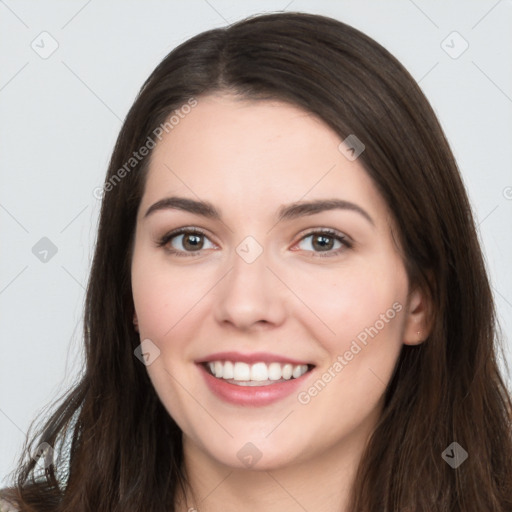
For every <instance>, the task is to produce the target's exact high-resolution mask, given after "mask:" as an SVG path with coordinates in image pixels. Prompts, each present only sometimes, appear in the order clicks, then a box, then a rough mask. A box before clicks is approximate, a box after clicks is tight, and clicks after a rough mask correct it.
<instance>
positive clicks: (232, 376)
mask: <svg viewBox="0 0 512 512" xmlns="http://www.w3.org/2000/svg"><path fill="white" fill-rule="evenodd" d="M204 364H205V368H206V370H207V371H208V372H209V373H210V374H211V375H212V376H214V377H215V378H217V379H223V380H225V381H227V382H229V383H230V384H234V385H236V386H268V385H272V384H277V383H279V382H285V381H288V380H292V379H298V378H299V377H301V376H302V375H304V374H305V373H307V372H308V370H310V369H311V367H310V366H311V365H307V364H297V365H292V364H290V363H278V362H272V363H264V362H257V363H254V364H248V363H244V362H242V361H209V362H208V363H204Z"/></svg>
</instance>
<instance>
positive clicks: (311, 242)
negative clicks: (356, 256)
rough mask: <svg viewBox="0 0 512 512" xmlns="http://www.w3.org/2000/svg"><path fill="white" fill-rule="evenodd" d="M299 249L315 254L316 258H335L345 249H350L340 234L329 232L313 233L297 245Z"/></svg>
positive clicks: (349, 244) (347, 241) (348, 243)
mask: <svg viewBox="0 0 512 512" xmlns="http://www.w3.org/2000/svg"><path fill="white" fill-rule="evenodd" d="M297 245H298V247H299V249H301V250H303V251H307V252H311V253H313V255H314V254H315V253H325V254H317V255H318V256H324V255H325V256H336V255H337V254H339V253H340V252H342V251H343V250H345V249H348V248H350V247H352V245H351V243H350V242H349V240H348V239H347V238H346V237H345V236H343V235H342V234H341V233H338V232H336V231H331V230H321V231H313V232H311V233H309V234H307V235H306V236H304V237H302V239H301V240H300V241H299V243H298V244H297Z"/></svg>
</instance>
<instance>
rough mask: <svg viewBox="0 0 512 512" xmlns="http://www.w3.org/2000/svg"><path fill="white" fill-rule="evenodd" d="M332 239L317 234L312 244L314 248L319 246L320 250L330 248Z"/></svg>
mask: <svg viewBox="0 0 512 512" xmlns="http://www.w3.org/2000/svg"><path fill="white" fill-rule="evenodd" d="M333 243H334V240H333V239H332V238H331V237H329V236H323V235H319V236H317V237H315V238H314V239H313V246H314V247H315V249H317V248H319V249H320V250H322V251H325V250H328V249H332V247H333Z"/></svg>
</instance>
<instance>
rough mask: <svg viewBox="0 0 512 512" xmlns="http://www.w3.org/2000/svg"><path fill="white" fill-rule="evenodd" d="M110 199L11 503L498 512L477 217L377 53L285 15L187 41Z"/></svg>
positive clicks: (504, 410)
mask: <svg viewBox="0 0 512 512" xmlns="http://www.w3.org/2000/svg"><path fill="white" fill-rule="evenodd" d="M102 195H103V203H102V210H101V218H100V226H99V233H98V240H97V245H96V252H95V257H94V262H93V267H92V271H91V276H90V281H89V286H88V290H87V300H86V311H85V346H86V369H85V372H84V375H83V376H82V378H81V380H80V383H79V384H78V385H77V386H76V387H75V388H74V389H72V390H71V391H70V392H69V394H68V395H67V396H66V397H65V398H64V400H63V401H62V403H61V405H60V407H59V408H58V409H57V410H56V412H55V413H54V415H53V416H52V417H51V418H50V420H49V421H48V422H47V423H46V425H45V427H44V429H42V432H41V434H40V435H39V436H38V438H37V439H34V440H33V441H32V445H31V446H30V447H29V448H28V449H27V460H26V462H25V463H24V464H22V465H21V466H20V469H19V474H18V479H17V482H16V485H15V486H14V487H13V488H12V489H10V490H9V491H8V492H6V493H5V495H6V497H7V498H9V499H10V502H11V503H14V504H17V508H18V509H19V510H23V511H25V510H26V511H43V510H52V511H53V510H55V511H64V510H66V511H68V510H72V511H76V512H80V511H86V510H95V511H109V512H111V511H123V512H130V511H140V510H151V511H158V510H162V511H169V510H175V511H186V510H199V511H202V512H204V511H216V510H240V509H250V510H253V511H259V510H265V511H273V510H277V509H279V510H280V511H287V510H322V511H340V510H343V511H383V510H384V511H389V512H391V511H393V512H394V511H399V510H400V511H406V510H408V511H424V510H425V511H426V510H429V511H431V510H440V511H445V510H446V511H448V510H450V511H466V512H467V511H482V510H493V511H510V510H512V439H511V411H512V407H511V401H510V396H509V394H508V391H507V389H506V387H505V385H504V382H503V378H502V376H501V375H500V372H499V369H498V365H497V356H496V353H497V350H498V348H499V347H498V345H497V340H496V335H495V319H494V306H493V301H492V295H491V292H490V286H489V281H488V278H487V275H486V271H485V267H484V263H483V259H482V255H481V251H480V248H479V244H478V241H477V236H476V233H475V227H474V221H473V218H472V216H471V210H470V205H469V203H468V199H467V195H466V192H465V190H464V188H463V185H462V182H461V179H460V176H459V173H458V170H457V166H456V163H455V161H454V158H453V155H452V153H451V151H450V149H449V146H448V144H447V141H446V139H445V137H444V135H443V132H442V130H441V128H440V126H439V123H438V122H437V120H436V117H435V115H434V113H433V111H432V109H431V107H430V106H429V104H428V102H427V100H426V99H425V97H424V96H423V94H422V93H421V91H420V89H419V87H418V86H417V85H416V83H415V82H414V80H413V79H412V77H411V76H410V75H409V74H408V73H407V71H406V70H405V69H404V68H403V67H402V66H401V65H400V64H399V63H398V62H397V60H396V59H395V58H394V57H392V56H391V55H390V54H389V53H388V52H387V51H386V50H385V49H384V48H382V47H381V46H380V45H379V44H377V43H376V42H375V41H373V40H371V39H370V38H368V37H367V36H365V35H364V34H362V33H360V32H359V31H357V30H355V29H353V28H351V27H349V26H347V25H345V24H343V23H340V22H338V21H335V20H333V19H330V18H326V17H322V16H316V15H310V14H300V13H281V14H271V15H263V16H256V17H253V18H250V19H247V20H244V21H241V22H239V23H236V24H234V25H232V26H230V27H228V28H226V29H216V30H210V31H208V32H205V33H203V34H200V35H198V36H196V37H194V38H192V39H190V40H189V41H187V42H185V43H184V44H182V45H181V46H179V47H178V48H176V49H175V50H173V51H172V52H171V53H170V54H169V55H168V56H167V57H166V58H165V59H164V60H163V61H162V63H161V64H160V65H159V66H158V67H157V68H156V69H155V71H154V72H153V73H152V75H151V76H150V77H149V79H148V80H147V81H146V83H145V84H144V86H143V87H142V89H141V92H140V94H139V96H138V98H137V100H136V101H135V103H134V105H133V107H132V108H131V110H130V112H129V114H128V116H127V118H126V120H125V122H124V125H123V128H122V130H121V133H120V135H119V138H118V141H117V144H116V147H115V149H114V153H113V156H112V159H111V163H110V166H109V170H108V174H107V177H106V181H105V185H104V187H103V190H102ZM34 453H37V454H38V455H39V457H37V456H36V457H34V458H31V455H32V454H34ZM59 454H60V455H61V456H58V455H59Z"/></svg>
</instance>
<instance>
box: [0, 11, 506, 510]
mask: <svg viewBox="0 0 512 512" xmlns="http://www.w3.org/2000/svg"><path fill="white" fill-rule="evenodd" d="M217 91H226V92H230V93H234V94H237V95H240V96H241V97H245V98H252V99H278V100H281V101H286V102H289V103H291V104H293V105H296V106H299V107H301V108H303V109H305V110H306V111H309V112H311V113H313V114H315V115H317V116H318V117H319V118H320V119H322V120H323V121H324V122H325V123H326V124H327V125H329V126H330V127H331V128H332V129H333V130H335V132H336V133H337V134H339V136H340V137H341V139H345V138H346V137H347V136H348V135H350V134H356V136H357V137H358V138H359V139H360V140H361V141H362V142H363V143H364V144H365V146H366V149H365V151H364V152H363V153H362V154H361V156H360V157H359V161H360V162H361V163H362V165H363V166H364V167H365V169H366V171H367V172H368V174H369V176H370V177H371V178H372V179H373V182H374V184H375V185H376V187H377V188H378V189H379V191H380V193H381V194H382V196H383V197H384V199H385V201H386V202H387V204H388V206H389V209H390V211H391V212H392V215H393V218H394V221H395V223H396V225H397V226H398V228H399V232H398V233H397V236H398V237H399V239H400V244H399V245H400V247H401V248H402V250H403V258H404V264H405V265H406V269H407V272H408V276H409V279H410V282H411V283H412V284H416V285H419V286H421V287H423V289H424V290H425V291H426V293H427V294H428V295H429V297H430V298H431V301H432V322H433V323H432V325H433V327H432V331H431V334H430V336H429V337H428V339H427V340H426V341H425V342H424V343H422V344H421V345H418V346H405V345H404V346H403V349H402V352H401V354H400V357H399V360H398V361H397V364H396V368H395V372H394V375H393V377H392V379H391V381H390V383H389V385H388V387H387V389H386V395H385V406H384V410H383V414H382V417H381V418H380V421H379V422H378V425H377V426H376V429H375V431H374V433H373V435H372V436H371V438H370V440H369V443H368V445H367V447H366V451H365V453H364V456H363V458H362V460H361V463H360V465H359V468H358V473H357V478H356V482H355V485H354V487H353V490H352V503H351V505H350V510H351V511H354V512H357V511H365V512H367V511H387V512H395V511H399V510H400V511H402V510H403V511H405V510H409V511H411V512H416V511H432V510H439V511H460V512H462V511H464V512H470V511H474V512H477V511H478V512H481V511H483V510H485V511H490V510H492V511H495V512H505V511H507V512H508V511H510V510H512V434H511V432H512V425H511V424H512V404H511V398H510V395H509V392H508V391H507V389H506V386H505V384H504V380H503V378H502V376H501V375H500V370H499V366H498V363H497V354H498V350H499V349H500V348H501V345H500V344H499V338H498V336H497V333H496V331H497V329H496V321H495V311H494V304H493V298H492V294H491V290H490V285H489V280H488V277H487V274H486V269H485V266H484V261H483V258H482V254H481V249H480V246H479V242H478V238H477V234H476V231H475V225H474V220H473V218H472V214H471V208H470V205H469V202H468V198H467V195H466V192H465V189H464V187H463V184H462V181H461V178H460V175H459V171H458V169H457V165H456V162H455V160H454V157H453V155H452V152H451V150H450V148H449V146H448V143H447V141H446V138H445V136H444V134H443V131H442V129H441V127H440V125H439V123H438V121H437V119H436V116H435V115H434V112H433V110H432V108H431V107H430V105H429V103H428V101H427V100H426V98H425V96H424V95H423V93H422V92H421V90H420V89H419V87H418V86H417V84H416V83H415V81H414V79H413V78H412V77H411V76H410V74H409V73H408V72H407V71H406V70H405V69H404V68H403V67H402V65H401V64H400V63H399V62H398V61H397V60H396V59H395V58H394V57H393V56H392V55H390V53H389V52H387V51H386V50H385V49H384V48H383V47H382V46H380V45H379V44H378V43H376V42H375V41H373V40H372V39H371V38H369V37H367V36H366V35H364V34H362V33H361V32H359V31H358V30H356V29H354V28H352V27H350V26H348V25H345V24H343V23H341V22H339V21H336V20H334V19H330V18H327V17H323V16H318V15H312V14H304V13H276V14H267V15H261V16H255V17H251V18H248V19H246V20H243V21H240V22H238V23H235V24H233V25H231V26H229V27H227V28H221V29H215V30H209V31H207V32H204V33H202V34H199V35H197V36H195V37H193V38H192V39H190V40H188V41H187V42H185V43H183V44H182V45H180V46H178V47H177V48H176V49H174V50H173V51H172V52H171V53H170V54H169V55H168V56H167V57H166V58H165V59H164V60H163V61H162V62H161V63H160V64H159V65H158V67H157V68H156V69H155V70H154V72H153V73H152V74H151V76H150V77H149V78H148V80H147V81H146V82H145V83H144V85H143V87H142V88H141V91H140V93H139V95H138V97H137V99H136V101H135V103H134V105H133V106H132V108H131V109H130V111H129V113H128V115H127V117H126V120H125V122H124V124H123V127H122V129H121V132H120V135H119V138H118V140H117V143H116V145H115V149H114V152H113V155H112V159H111V161H110V165H109V169H108V173H107V177H106V181H105V193H104V197H103V202H102V208H101V216H100V223H99V231H98V237H97V243H96V250H95V255H94V261H93V265H92V269H91V273H90V279H89V283H88V288H87V295H86V306H85V318H84V342H85V356H86V357H85V359H86V366H85V370H84V372H83V375H81V376H80V378H79V381H78V383H77V384H76V385H75V386H74V387H73V389H71V390H70V391H69V393H68V394H67V395H66V396H65V397H63V399H62V400H61V401H60V405H59V406H58V408H57V409H56V411H55V412H54V413H53V415H52V416H51V417H50V419H49V420H47V421H46V423H45V424H44V426H43V428H42V429H41V430H40V432H39V433H38V435H37V436H33V437H32V441H31V443H28V442H27V443H26V450H25V458H24V459H23V460H25V462H20V467H19V469H18V473H17V479H16V483H15V485H14V486H13V488H12V489H11V491H10V493H8V495H9V496H11V497H12V498H13V500H16V501H17V502H18V503H19V506H20V509H21V510H24V511H37V512H44V511H50V510H51V511H73V512H85V511H90V510H95V511H98V512H100V511H108V512H121V511H122V512H136V511H137V512H138V511H143V510H144V511H145V510H151V511H152V512H157V511H162V512H164V511H165V512H168V511H169V510H174V500H175V496H176V493H177V491H178V490H179V487H178V486H183V485H185V477H184V474H183V472H182V459H183V453H182V445H181V431H180V429H179V428H178V426H177V425H176V423H175V422H174V420H173V419H172V418H171V417H170V416H169V414H168V413H167V412H166V410H165V409H164V407H163V406H162V404H161V403H160V401H159V399H158V397H157V395H156V393H155V390H154V388H153V386H152V384H151V382H150V380H149V378H148V375H147V372H146V369H145V366H144V365H143V364H141V363H140V361H139V360H138V359H137V358H136V357H135V356H134V349H135V348H136V347H137V346H138V345H139V343H140V339H139V337H138V335H137V333H136V332H134V329H133V325H132V318H133V300H132V291H131V283H130V265H131V251H132V248H133V239H134V227H135V219H136V214H137V209H138V206H139V203H140V200H141V197H142V194H143V190H144V180H145V176H146V174H147V168H148V159H149V156H150V155H151V152H150V153H149V155H148V156H146V157H144V158H143V159H141V161H140V162H139V163H138V164H137V166H135V167H134V168H133V169H131V168H130V169H129V170H128V171H127V172H125V173H121V174H122V179H117V180H114V177H115V176H117V177H118V178H119V176H120V173H119V170H120V169H121V168H123V166H125V165H126V162H127V161H128V160H129V159H130V157H131V156H132V154H133V152H134V151H137V150H138V149H139V148H140V147H142V146H144V145H145V144H146V143H147V141H148V137H149V138H151V137H153V138H154V137H155V129H156V128H157V127H158V126H160V125H162V123H165V121H166V119H168V118H169V116H170V115H171V114H172V113H173V112H174V111H179V109H180V108H182V106H183V105H186V104H187V103H188V102H190V99H191V98H193V99H195V101H198V102H199V103H200V101H201V96H202V95H205V94H208V93H212V92H217ZM126 169H127V168H126V167H125V170H126ZM108 183H110V186H108V187H107V184H108ZM453 442H457V443H458V444H459V445H460V446H461V447H463V448H464V450H465V451H466V452H467V453H468V455H469V456H468V459H467V460H466V461H464V462H463V463H462V464H461V465H460V466H458V467H456V468H453V467H451V465H449V464H448V463H447V462H445V460H443V457H442V453H443V452H444V451H445V449H446V448H447V447H449V445H451V443H453ZM41 443H48V445H50V446H51V447H53V448H54V449H55V454H54V461H53V464H48V467H46V468H42V469H41V467H40V464H39V466H38V464H37V463H36V461H35V460H34V459H33V458H32V457H31V454H33V453H34V450H35V447H36V446H39V445H41ZM38 468H39V469H38Z"/></svg>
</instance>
